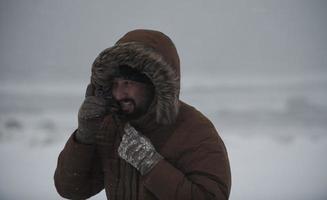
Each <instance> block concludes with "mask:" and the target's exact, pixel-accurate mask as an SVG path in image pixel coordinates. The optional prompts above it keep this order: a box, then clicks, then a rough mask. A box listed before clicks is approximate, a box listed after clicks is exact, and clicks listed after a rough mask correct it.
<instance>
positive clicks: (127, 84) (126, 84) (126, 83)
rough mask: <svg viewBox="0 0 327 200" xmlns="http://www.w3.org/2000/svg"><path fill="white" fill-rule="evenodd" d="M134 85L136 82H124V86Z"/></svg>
mask: <svg viewBox="0 0 327 200" xmlns="http://www.w3.org/2000/svg"><path fill="white" fill-rule="evenodd" d="M133 83H134V81H131V80H124V82H123V84H124V85H125V86H129V85H132V84H133Z"/></svg>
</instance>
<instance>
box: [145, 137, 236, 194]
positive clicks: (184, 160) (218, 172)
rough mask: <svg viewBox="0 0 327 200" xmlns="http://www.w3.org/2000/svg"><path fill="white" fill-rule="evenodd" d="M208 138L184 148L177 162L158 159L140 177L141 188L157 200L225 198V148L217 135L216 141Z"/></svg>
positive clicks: (227, 171) (227, 183)
mask: <svg viewBox="0 0 327 200" xmlns="http://www.w3.org/2000/svg"><path fill="white" fill-rule="evenodd" d="M208 141H209V142H208ZM208 141H204V142H200V144H199V145H197V146H195V147H193V148H191V149H187V150H185V151H184V153H182V154H181V155H180V156H179V159H178V162H179V163H180V164H178V165H175V164H171V163H170V162H169V161H167V160H165V159H164V160H161V161H160V162H159V163H158V164H157V165H156V166H155V167H154V168H153V169H152V170H151V171H150V172H149V173H148V174H147V175H146V176H145V177H143V178H144V179H143V181H144V185H145V187H146V188H147V189H148V190H150V191H151V192H152V193H153V194H154V195H155V196H156V197H157V198H158V199H160V200H168V199H170V200H173V199H178V200H181V199H195V200H202V199H206V200H207V199H215V200H227V199H228V198H229V193H230V186H231V175H230V166H229V161H228V157H227V151H226V149H225V146H224V144H223V142H222V140H221V139H220V138H219V141H218V143H217V142H211V141H212V140H208ZM215 141H217V140H215ZM175 166H179V168H177V167H175Z"/></svg>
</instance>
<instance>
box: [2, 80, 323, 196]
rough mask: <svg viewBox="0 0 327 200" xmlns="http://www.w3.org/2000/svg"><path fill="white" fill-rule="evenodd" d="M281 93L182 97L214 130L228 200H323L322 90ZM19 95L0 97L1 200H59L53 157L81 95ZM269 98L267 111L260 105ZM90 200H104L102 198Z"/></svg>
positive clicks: (189, 93) (213, 92) (210, 91)
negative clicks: (226, 171)
mask: <svg viewBox="0 0 327 200" xmlns="http://www.w3.org/2000/svg"><path fill="white" fill-rule="evenodd" d="M44 87H51V86H47V85H45V86H44ZM285 88H287V87H285ZM285 88H284V90H280V88H278V89H276V90H272V89H271V87H270V88H269V89H270V91H271V92H270V93H267V92H265V91H266V88H265V87H263V88H261V89H260V87H259V89H258V88H256V89H255V90H253V88H252V89H251V88H244V89H245V90H247V91H243V89H242V90H239V89H237V88H229V87H227V88H225V89H224V88H220V89H219V90H218V89H217V87H213V88H210V87H207V88H206V89H205V90H186V91H185V92H184V93H183V94H182V96H181V98H182V99H184V100H185V101H187V102H194V103H193V104H192V105H194V106H196V107H197V108H198V109H199V110H201V111H202V112H204V113H205V114H206V115H207V116H208V117H209V118H210V119H211V120H212V121H213V122H214V124H215V126H216V128H217V130H218V131H219V133H220V135H221V137H222V138H223V140H224V142H225V144H226V147H227V150H228V154H229V159H230V164H231V170H232V191H231V197H230V199H231V200H242V199H252V200H261V199H266V200H275V199H280V200H284V199H285V200H289V199H299V200H308V199H310V200H325V199H327V192H326V191H325V189H326V186H327V173H326V172H325V171H326V169H327V160H326V156H325V154H326V152H327V137H326V130H327V127H326V125H325V122H326V119H327V117H326V116H327V115H326V113H327V112H326V105H325V104H323V103H321V102H323V101H320V103H317V102H318V101H315V100H316V99H317V98H318V97H317V95H321V94H322V90H323V89H324V87H322V90H306V89H303V88H302V89H301V90H294V88H291V89H289V91H290V92H287V90H288V89H285ZM72 89H74V88H72ZM9 91H10V94H11V95H12V96H10V95H8V93H9ZM20 91H21V90H20V89H18V90H17V91H14V90H4V89H3V90H0V93H1V95H2V97H1V98H2V102H1V103H2V106H0V110H1V111H2V112H1V114H0V158H1V171H0V177H1V179H0V199H1V200H13V199H14V200H15V199H26V200H38V199H49V200H51V199H61V197H60V196H59V195H58V194H57V192H56V190H55V187H54V182H53V174H54V170H55V168H56V161H57V157H58V155H59V153H60V151H61V150H62V148H63V146H64V144H65V142H66V140H67V139H68V137H69V136H70V134H71V133H72V132H73V131H74V130H75V128H76V125H77V120H76V116H77V111H78V107H79V105H80V103H81V101H82V99H83V94H80V95H76V94H70V95H69V93H67V92H64V93H63V94H60V92H59V91H58V93H54V94H52V93H45V94H44V93H42V92H39V93H35V94H33V95H32V96H28V94H26V93H21V92H20ZM40 91H44V90H40ZM51 91H53V89H52V90H51ZM240 91H242V92H240ZM249 91H251V92H249ZM278 94H279V95H278ZM307 94H310V95H307ZM253 95H254V96H256V97H257V98H253ZM13 96H14V97H16V98H15V99H11V97H13ZM219 96H221V97H222V98H219ZM204 97H206V98H204ZM251 97H252V98H251ZM270 98H273V101H270V102H269V104H270V106H268V103H267V102H262V99H264V100H267V99H270ZM322 98H324V99H326V97H325V96H322ZM234 104H237V106H235V107H233V105H234ZM4 105H6V106H4ZM18 105H19V109H17V106H18ZM212 108H214V109H212ZM91 199H106V197H105V193H104V192H103V191H102V192H101V193H100V194H98V195H96V196H94V197H92V198H91Z"/></svg>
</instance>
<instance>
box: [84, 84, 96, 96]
mask: <svg viewBox="0 0 327 200" xmlns="http://www.w3.org/2000/svg"><path fill="white" fill-rule="evenodd" d="M88 96H94V86H93V84H92V83H90V84H88V85H87V88H86V92H85V97H88Z"/></svg>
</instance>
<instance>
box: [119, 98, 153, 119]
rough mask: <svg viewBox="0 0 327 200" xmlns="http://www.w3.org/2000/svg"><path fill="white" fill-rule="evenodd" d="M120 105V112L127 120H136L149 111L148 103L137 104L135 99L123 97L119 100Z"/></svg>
mask: <svg viewBox="0 0 327 200" xmlns="http://www.w3.org/2000/svg"><path fill="white" fill-rule="evenodd" d="M118 105H119V107H120V109H119V111H118V114H119V115H121V116H122V117H124V118H125V119H127V120H134V119H137V118H139V117H141V116H142V115H143V114H145V113H146V111H147V106H146V105H137V104H136V103H135V101H134V100H133V99H129V98H127V99H123V100H120V101H118Z"/></svg>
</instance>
